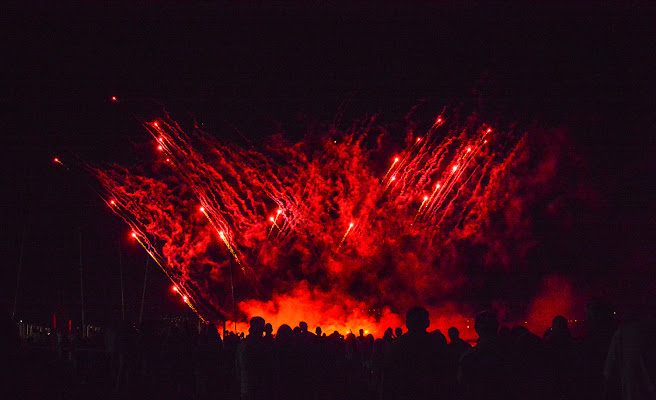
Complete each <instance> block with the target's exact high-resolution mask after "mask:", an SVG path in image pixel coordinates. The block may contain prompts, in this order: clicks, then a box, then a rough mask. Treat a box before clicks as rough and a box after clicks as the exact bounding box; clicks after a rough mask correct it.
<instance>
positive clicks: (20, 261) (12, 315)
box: [11, 224, 27, 320]
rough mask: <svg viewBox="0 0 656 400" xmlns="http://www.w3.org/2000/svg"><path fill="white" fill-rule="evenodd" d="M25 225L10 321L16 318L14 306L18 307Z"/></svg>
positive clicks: (24, 226) (25, 226)
mask: <svg viewBox="0 0 656 400" xmlns="http://www.w3.org/2000/svg"><path fill="white" fill-rule="evenodd" d="M26 229H27V225H26V224H24V225H23V236H22V237H21V245H20V255H19V256H18V271H17V272H16V294H15V295H14V310H13V311H12V313H11V319H12V320H13V319H14V318H15V317H16V306H17V305H18V288H19V286H20V275H21V270H22V269H23V249H24V248H25V230H26Z"/></svg>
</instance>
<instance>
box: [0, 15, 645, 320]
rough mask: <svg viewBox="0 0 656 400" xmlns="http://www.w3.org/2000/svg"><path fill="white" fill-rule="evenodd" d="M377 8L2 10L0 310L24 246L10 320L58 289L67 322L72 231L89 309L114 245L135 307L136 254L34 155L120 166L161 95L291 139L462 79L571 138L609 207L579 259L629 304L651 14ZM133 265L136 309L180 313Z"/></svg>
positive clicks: (585, 237) (433, 96)
mask: <svg viewBox="0 0 656 400" xmlns="http://www.w3.org/2000/svg"><path fill="white" fill-rule="evenodd" d="M383 3H384V4H383V5H374V4H373V2H372V3H360V2H357V3H354V4H353V3H351V2H337V3H330V2H311V4H310V5H306V6H281V5H278V6H273V5H264V4H257V3H246V4H232V3H228V4H223V5H221V4H219V5H217V4H208V3H200V4H194V5H183V4H176V3H173V4H171V3H166V2H158V3H156V4H154V5H152V4H151V5H143V4H139V5H126V4H123V3H109V4H106V3H100V2H97V3H92V4H88V5H85V6H80V5H75V6H69V5H62V4H57V5H53V4H50V3H49V2H43V3H40V2H35V3H29V4H20V5H19V4H11V3H10V4H7V3H3V5H2V6H0V7H1V8H0V15H1V17H0V25H2V28H0V35H1V36H0V37H1V39H0V44H1V47H0V48H1V49H2V54H3V56H2V58H3V61H2V62H0V68H1V70H0V71H1V75H0V77H1V78H0V102H1V104H0V107H1V109H2V116H3V118H2V121H3V125H4V126H3V128H4V129H3V130H2V133H1V139H0V140H1V141H2V142H1V143H2V146H1V147H2V159H1V160H0V163H1V167H2V171H3V174H2V175H1V176H2V177H1V178H0V179H1V182H2V186H1V187H2V198H1V200H0V204H1V213H2V216H1V221H2V223H3V226H2V233H1V240H2V241H1V243H0V257H1V259H2V262H3V264H4V265H3V274H2V276H1V278H2V280H1V283H0V290H1V291H0V300H1V303H2V304H3V305H5V307H7V308H8V309H10V310H11V308H12V307H13V301H14V294H15V289H16V272H17V268H18V265H19V258H20V253H21V252H20V249H21V243H24V248H23V260H22V261H23V262H22V272H21V283H20V290H19V292H18V311H19V315H25V316H28V317H33V318H42V316H43V315H48V312H47V311H49V310H51V309H53V308H54V307H55V306H56V304H57V302H58V299H59V298H60V297H61V298H63V300H64V303H65V304H66V305H67V307H68V308H70V309H71V310H73V311H71V312H72V313H73V315H74V317H75V316H76V315H77V314H75V313H76V312H77V311H75V310H77V309H78V308H79V289H80V283H79V269H78V268H79V267H78V265H79V258H78V256H79V237H80V233H81V237H82V254H83V261H84V265H85V280H86V281H85V291H86V292H87V301H88V307H89V311H88V315H89V316H88V318H90V319H91V320H92V321H93V320H101V319H102V318H104V316H105V315H108V314H111V313H112V311H111V310H116V309H117V307H118V304H120V289H119V272H118V271H119V269H118V258H119V243H120V246H121V248H122V260H123V267H124V272H125V278H126V282H127V283H126V295H127V297H126V302H127V303H128V305H130V306H131V307H133V309H131V311H130V313H131V316H133V317H134V316H135V315H136V313H137V311H135V310H136V308H135V307H136V305H137V304H138V301H139V299H140V296H141V286H140V285H141V283H142V279H143V275H142V274H143V270H144V265H145V262H146V257H145V254H143V251H140V249H139V248H135V246H134V245H133V244H130V242H129V241H127V240H125V239H126V234H127V229H126V227H125V226H124V225H122V224H121V223H120V222H119V221H117V219H116V218H115V217H114V216H113V215H112V214H111V213H110V212H109V211H108V210H107V209H106V208H105V206H104V205H103V204H102V202H100V201H99V199H98V198H97V197H96V196H95V195H94V193H93V191H92V190H91V189H90V188H89V186H87V182H89V179H88V177H85V176H84V175H83V174H81V173H79V172H77V171H75V169H74V168H72V169H71V170H70V171H66V170H65V169H63V168H58V167H57V166H56V165H53V163H52V158H53V157H55V156H59V157H63V158H66V157H68V158H69V159H70V157H71V154H76V155H78V156H79V157H82V158H83V159H84V160H86V161H90V162H96V163H99V162H112V161H125V160H131V159H132V158H131V156H132V154H131V149H132V144H134V143H142V142H145V141H146V140H147V137H146V135H145V134H144V132H143V130H142V129H141V128H140V126H139V123H138V122H137V120H136V119H135V115H136V116H139V117H141V118H146V119H147V118H149V117H152V116H155V115H157V112H158V111H159V110H161V107H160V105H163V106H165V107H166V109H167V110H169V111H171V112H172V113H173V115H174V116H176V117H178V118H180V119H182V120H185V119H187V120H188V119H190V118H191V117H192V116H193V117H194V118H196V119H197V120H198V121H200V122H202V123H204V127H205V128H206V129H207V130H208V131H209V132H212V133H214V134H217V135H226V136H228V138H231V137H232V136H234V130H232V129H230V128H229V127H230V126H232V127H235V128H237V129H239V130H240V131H241V132H242V133H243V134H244V135H246V136H247V137H250V138H257V137H258V136H261V135H266V134H268V133H270V132H269V131H268V130H271V131H272V130H273V128H272V127H273V126H274V125H275V124H280V125H282V126H283V127H285V128H286V129H288V131H289V132H290V134H291V133H292V132H293V131H294V129H296V128H295V126H298V121H299V116H309V117H310V118H312V119H316V120H319V121H332V120H333V118H335V116H336V115H337V114H338V112H339V110H340V107H341V106H342V105H343V104H348V106H347V107H346V108H345V110H346V112H345V115H344V119H345V120H350V119H354V118H358V117H362V116H365V115H371V114H375V113H380V115H381V116H382V119H383V120H385V119H387V120H392V119H395V118H401V117H402V116H403V115H405V114H406V113H407V112H408V111H409V110H410V108H411V107H412V106H413V105H416V104H418V103H419V102H420V101H422V99H428V100H429V102H430V104H431V105H432V106H434V107H435V111H436V112H439V110H441V107H442V106H454V105H456V106H457V105H460V104H464V103H468V102H475V101H476V99H477V94H476V93H475V89H481V90H482V91H483V94H484V95H486V96H489V98H491V99H493V101H494V104H495V106H496V107H497V108H498V109H499V110H501V111H500V112H502V113H503V114H504V118H505V119H507V120H517V121H520V122H522V123H527V124H530V123H533V122H535V123H538V124H540V125H543V126H547V127H565V128H567V129H568V130H569V131H570V135H571V137H572V140H573V142H574V143H575V145H576V146H577V149H581V151H582V157H583V158H585V160H586V161H587V162H588V163H589V168H590V171H592V172H591V173H590V178H589V179H590V184H591V185H594V186H595V187H597V188H598V189H599V191H600V193H601V195H602V197H603V198H604V199H605V201H606V202H607V204H608V207H606V208H605V209H604V210H605V212H607V213H608V214H607V215H599V216H598V219H601V220H603V221H606V222H605V223H604V224H602V225H603V228H602V229H601V231H600V232H593V233H590V232H588V233H585V234H582V235H581V243H580V245H581V246H580V247H581V252H583V253H584V254H586V257H587V256H588V255H589V257H590V258H591V259H592V260H595V261H598V262H599V263H600V264H603V265H604V266H605V268H607V272H605V273H607V275H608V281H609V284H608V287H607V288H606V289H604V290H606V292H605V294H606V295H609V296H611V297H612V296H614V295H615V296H620V294H617V293H621V296H624V295H625V294H626V293H630V292H631V293H637V294H636V295H635V297H633V298H630V299H627V300H626V301H633V302H642V301H645V299H646V298H647V297H649V293H651V290H652V289H656V286H655V285H654V275H656V274H654V273H653V267H654V264H653V262H654V260H655V258H656V255H655V251H654V244H653V243H654V239H656V238H655V235H654V224H655V223H656V212H654V211H655V210H654V204H655V202H654V201H655V200H656V199H655V185H654V183H653V179H654V176H655V174H654V172H656V171H655V170H656V168H654V160H653V154H654V150H656V146H655V140H654V136H655V132H656V130H655V128H656V124H655V120H656V112H655V111H654V110H656V108H655V107H656V102H655V101H654V100H655V97H656V95H655V94H656V86H655V85H654V84H655V83H656V79H655V78H654V71H656V50H655V49H656V45H655V43H654V42H655V41H656V28H655V24H654V21H655V20H656V19H655V17H656V13H655V9H654V7H652V6H648V5H647V4H646V3H645V4H643V5H635V4H634V5H630V6H618V5H610V4H602V5H599V4H597V5H592V4H591V3H585V2H582V3H577V4H576V5H565V4H560V3H555V4H540V5H532V6H519V5H506V4H500V3H487V4H486V5H479V4H474V3H469V2H465V3H464V4H462V3H460V2H459V3H458V4H457V5H456V3H455V2H454V3H453V4H451V3H445V4H424V3H421V2H414V3H413V4H412V5H400V4H397V3H395V2H383ZM399 3H400V2H399ZM111 96H117V97H118V98H119V100H120V103H119V104H114V103H112V102H110V101H109V99H110V97H111ZM594 226H595V229H596V227H598V226H600V225H599V224H595V225H594ZM602 248H603V249H606V250H605V251H603V252H601V253H599V252H598V250H599V249H602ZM609 248H612V250H608V249H609ZM151 267H152V265H151ZM151 272H152V274H151V278H152V282H153V284H152V285H150V286H149V287H148V293H147V307H155V308H158V309H161V310H165V311H167V310H172V311H173V312H179V311H180V310H182V309H183V308H181V306H180V304H179V302H178V301H177V299H176V298H175V297H173V296H171V295H170V294H169V293H168V292H167V290H168V284H167V283H166V281H165V280H164V279H163V277H162V273H161V272H159V271H156V270H155V269H154V268H153V269H152V270H151ZM597 272H598V271H597ZM611 282H612V283H611ZM627 288H628V289H627ZM114 312H115V311H114Z"/></svg>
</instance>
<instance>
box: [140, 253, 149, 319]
mask: <svg viewBox="0 0 656 400" xmlns="http://www.w3.org/2000/svg"><path fill="white" fill-rule="evenodd" d="M148 260H150V258H148V257H146V272H144V284H143V291H142V292H141V311H139V325H141V318H142V317H143V306H144V299H145V298H146V280H147V279H148Z"/></svg>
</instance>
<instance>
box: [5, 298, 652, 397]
mask: <svg viewBox="0 0 656 400" xmlns="http://www.w3.org/2000/svg"><path fill="white" fill-rule="evenodd" d="M586 311H587V319H586V326H587V334H586V335H585V336H583V337H581V338H575V337H573V336H572V335H571V334H570V330H569V329H568V323H567V320H566V319H565V318H564V317H562V316H556V317H555V318H553V322H552V325H551V327H550V328H549V329H548V330H547V332H545V333H544V334H543V335H542V336H538V335H536V334H535V333H532V332H530V331H529V330H528V329H526V327H524V326H516V327H512V328H508V327H503V326H500V325H499V321H498V319H497V316H496V315H495V314H494V313H493V312H490V311H484V312H481V313H479V314H477V315H476V318H475V322H474V329H475V331H476V333H477V335H478V339H477V340H476V342H475V345H474V346H472V345H471V344H470V343H468V342H466V341H464V340H462V339H461V338H460V334H459V331H458V329H456V328H455V327H451V328H449V329H448V331H447V336H448V339H447V337H446V336H445V335H444V334H443V333H442V332H441V331H440V330H437V329H436V330H432V331H429V329H428V328H429V326H430V322H429V313H428V311H427V310H426V309H425V308H422V307H413V308H411V309H410V310H408V311H407V314H406V328H407V331H405V332H404V331H403V329H401V328H400V327H397V328H396V329H395V330H394V331H393V330H392V328H391V327H390V328H388V329H387V330H386V331H385V333H384V335H383V337H382V338H374V337H373V336H372V335H370V334H369V335H365V334H364V331H363V330H362V329H361V330H360V331H359V335H358V336H356V335H355V334H353V333H349V334H347V335H346V336H343V335H341V334H339V333H338V332H333V333H331V334H326V333H324V332H322V329H321V328H320V327H316V329H315V330H314V332H311V331H310V330H309V327H308V325H307V324H306V323H305V322H302V321H301V322H299V323H298V325H297V326H296V327H294V328H292V327H291V326H290V325H286V324H285V325H281V326H280V327H279V328H278V329H277V331H276V332H275V334H274V332H273V327H272V325H271V324H269V323H266V321H265V320H264V319H263V318H261V317H253V318H251V320H250V328H249V330H248V334H243V333H242V334H236V333H233V332H229V331H228V332H224V334H223V337H222V335H220V334H219V332H218V331H217V329H216V327H215V326H213V325H198V324H193V323H191V322H190V321H184V320H183V321H178V322H176V323H168V324H166V325H162V324H159V323H154V322H149V323H145V324H143V325H142V326H140V327H139V328H138V329H137V328H136V327H135V326H134V325H131V324H127V323H123V322H121V323H116V324H114V325H112V326H109V327H107V328H106V329H104V331H102V332H99V333H97V334H95V335H91V336H89V337H86V338H84V339H83V338H82V337H80V336H79V335H70V337H66V335H63V334H62V333H61V332H56V334H55V335H53V336H54V337H55V339H53V336H49V337H47V338H43V337H42V338H32V339H31V343H25V342H23V343H21V341H20V340H19V339H18V336H17V335H16V334H15V329H14V327H15V326H13V325H12V324H11V321H10V320H9V318H3V321H4V322H3V326H2V338H1V339H2V342H3V343H2V347H1V349H2V351H3V359H4V360H6V366H8V367H9V368H8V369H7V370H6V371H8V372H7V373H5V375H4V377H5V379H6V380H7V382H6V384H5V385H4V387H5V392H6V393H8V394H9V396H8V397H5V398H50V399H53V398H54V399H59V398H61V399H64V398H66V399H68V398H83V397H86V398H88V397H90V396H93V397H94V398H137V397H138V396H147V397H148V398H159V399H169V398H170V399H174V398H175V399H239V398H241V399H244V400H254V399H272V400H277V399H281V400H282V399H285V400H286V399H290V400H295V399H298V400H300V399H304V400H308V399H314V400H324V399H326V400H327V399H371V400H392V399H453V400H470V399H471V400H474V399H477V400H480V399H518V400H519V399H545V400H546V399H656V391H655V387H654V385H655V382H656V350H655V346H654V339H655V338H656V318H654V313H653V312H651V313H647V314H646V315H642V316H641V317H640V318H634V319H633V321H630V322H627V323H623V324H622V325H620V326H619V328H618V327H617V324H616V319H615V318H614V315H613V310H612V308H611V307H610V306H609V305H608V304H607V303H605V302H602V301H593V302H591V303H590V304H589V305H588V307H587V310H586Z"/></svg>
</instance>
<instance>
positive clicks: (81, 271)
mask: <svg viewBox="0 0 656 400" xmlns="http://www.w3.org/2000/svg"><path fill="white" fill-rule="evenodd" d="M79 238H80V306H81V310H82V337H84V326H85V323H84V269H83V267H82V228H80V230H79Z"/></svg>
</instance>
